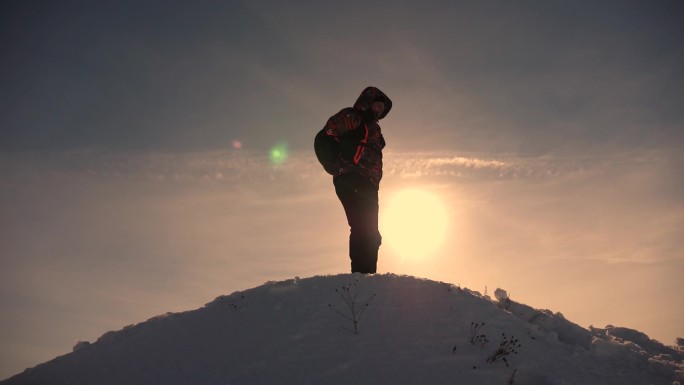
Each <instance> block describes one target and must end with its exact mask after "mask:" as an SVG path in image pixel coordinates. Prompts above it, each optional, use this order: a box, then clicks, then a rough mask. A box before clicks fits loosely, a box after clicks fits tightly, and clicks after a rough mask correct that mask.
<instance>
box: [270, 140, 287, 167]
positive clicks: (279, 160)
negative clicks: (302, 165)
mask: <svg viewBox="0 0 684 385" xmlns="http://www.w3.org/2000/svg"><path fill="white" fill-rule="evenodd" d="M287 156H288V151H287V144H286V143H279V144H276V145H275V146H273V147H272V148H271V152H270V154H269V157H270V158H271V163H273V164H283V163H284V162H285V161H286V160H287Z"/></svg>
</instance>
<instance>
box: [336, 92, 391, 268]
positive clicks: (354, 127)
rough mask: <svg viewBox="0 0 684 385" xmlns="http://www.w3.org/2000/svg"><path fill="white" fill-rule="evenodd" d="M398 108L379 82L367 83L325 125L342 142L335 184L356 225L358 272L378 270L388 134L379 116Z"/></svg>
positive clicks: (352, 247) (352, 242) (353, 249)
mask: <svg viewBox="0 0 684 385" xmlns="http://www.w3.org/2000/svg"><path fill="white" fill-rule="evenodd" d="M390 109H392V101H391V100H390V98H388V97H387V95H385V94H384V93H383V92H382V91H380V90H379V89H377V88H375V87H367V88H366V89H365V90H363V92H362V93H361V95H360V96H359V98H358V99H357V100H356V103H354V107H349V108H345V109H343V110H342V111H340V112H338V113H337V114H335V115H333V116H332V117H331V118H330V119H328V122H327V123H326V125H325V127H324V130H325V133H326V134H327V135H329V136H333V137H336V138H337V139H338V140H339V141H340V153H339V156H338V157H337V159H336V161H335V165H334V169H333V184H334V185H335V192H336V193H337V197H338V198H339V199H340V202H342V206H343V207H344V212H345V214H346V216H347V222H348V223H349V227H350V234H349V258H350V259H351V271H352V273H355V272H359V273H366V274H372V273H375V272H376V270H377V263H378V249H379V248H380V244H381V243H382V236H381V235H380V231H378V211H379V204H378V190H379V188H380V179H382V149H383V148H384V147H385V138H384V137H383V136H382V132H381V130H380V125H379V124H378V121H379V120H380V119H382V118H384V117H385V116H387V114H388V113H389V111H390Z"/></svg>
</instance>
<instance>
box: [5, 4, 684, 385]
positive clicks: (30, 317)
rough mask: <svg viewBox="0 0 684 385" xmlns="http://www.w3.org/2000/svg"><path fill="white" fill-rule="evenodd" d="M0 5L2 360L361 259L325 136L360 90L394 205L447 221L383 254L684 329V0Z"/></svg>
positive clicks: (591, 313) (536, 298)
mask: <svg viewBox="0 0 684 385" xmlns="http://www.w3.org/2000/svg"><path fill="white" fill-rule="evenodd" d="M0 7H2V10H1V12H0V39H2V40H0V66H1V70H0V90H1V91H0V175H1V176H2V178H1V179H0V210H1V211H0V212H2V215H1V217H0V229H1V230H2V231H1V232H0V233H1V234H0V244H1V246H0V308H1V309H2V313H3V315H4V316H3V317H2V319H0V346H1V348H0V378H4V377H8V376H10V375H12V374H15V373H18V372H20V371H21V370H23V369H24V368H26V367H29V366H34V365H35V364H37V363H39V362H43V361H46V360H48V359H51V358H53V357H55V356H56V355H59V354H63V353H65V352H68V351H70V350H71V347H72V346H73V345H74V344H75V343H76V342H77V341H79V340H94V339H96V338H97V337H98V336H100V335H101V334H103V333H104V332H106V331H109V330H115V329H120V328H121V327H123V326H125V325H127V324H131V323H135V322H139V321H141V320H144V319H147V318H149V317H152V316H155V315H158V314H163V313H165V312H167V311H181V310H187V309H192V308H196V307H198V306H201V305H202V304H204V303H206V302H208V301H209V300H210V299H213V298H215V297H216V296H218V295H222V294H229V293H230V292H233V291H235V290H243V289H245V288H248V287H253V286H256V285H259V284H262V283H264V282H266V281H270V280H278V279H285V278H291V277H294V276H301V277H307V276H312V275H318V274H337V273H341V272H346V271H347V270H348V268H349V261H348V258H347V256H346V246H347V239H346V237H347V234H348V233H347V232H348V229H347V227H346V222H345V218H344V213H343V210H342V207H341V205H340V204H339V202H338V201H337V198H336V197H335V194H334V190H333V187H332V183H331V180H330V177H329V176H328V175H327V174H325V173H324V172H323V170H322V168H321V167H320V166H319V165H318V164H317V163H316V160H315V157H314V155H313V149H312V143H313V137H314V135H315V133H316V132H317V131H318V130H319V129H320V128H321V127H322V126H323V125H324V124H325V121H326V120H327V119H328V118H329V117H330V116H331V115H333V114H334V113H336V112H337V111H339V110H340V109H342V108H344V107H348V106H351V105H352V104H353V103H354V101H355V100H356V98H357V96H358V95H359V93H360V92H361V90H362V89H363V88H365V87H366V86H368V85H373V86H377V87H379V88H380V89H381V90H383V91H384V92H385V93H386V94H387V95H388V96H389V97H390V98H391V99H392V101H393V109H392V111H391V112H390V114H389V115H388V116H387V118H385V119H383V120H382V121H381V126H382V129H383V133H384V136H385V139H386V141H387V147H386V149H385V177H384V179H383V181H382V183H381V188H380V206H381V207H380V210H381V217H382V218H388V216H389V215H390V213H388V211H387V210H388V205H387V204H385V203H386V202H390V201H392V198H393V197H394V196H396V194H398V193H400V192H401V191H403V190H406V189H420V190H423V191H428V192H430V193H431V194H433V196H435V197H436V198H437V199H438V200H439V201H440V202H441V204H442V205H443V211H444V212H445V213H446V216H447V224H446V230H445V231H446V237H445V238H444V240H443V242H441V243H440V244H439V245H437V247H436V249H435V250H434V251H433V252H432V253H430V254H429V255H423V256H420V257H411V256H406V255H404V254H402V253H401V250H397V249H396V247H395V248H393V245H392V244H390V243H389V242H388V241H386V242H385V244H383V246H382V247H381V250H380V262H379V271H380V272H392V273H398V274H409V275H415V276H421V277H426V278H431V279H436V280H443V281H447V282H452V283H456V284H461V285H463V286H468V287H470V288H472V289H474V290H478V291H483V292H484V291H485V290H489V292H493V290H494V289H495V288H496V287H502V288H504V289H506V290H507V291H508V292H509V293H510V294H511V297H512V298H514V299H516V300H519V301H520V302H523V303H526V304H529V305H531V306H535V307H540V308H551V309H552V310H554V311H560V312H563V313H564V314H566V315H567V316H568V318H570V319H572V320H574V321H576V322H579V323H580V324H581V325H582V326H585V327H587V326H589V325H592V324H593V325H595V326H598V327H603V326H605V325H607V324H616V325H617V326H624V327H631V328H635V329H639V330H641V331H643V332H645V333H647V334H649V335H650V336H651V337H653V338H656V339H659V340H661V341H662V342H665V343H673V342H674V338H675V337H683V336H684V329H683V328H682V326H681V325H684V311H683V310H678V309H682V308H684V307H681V306H680V307H677V306H671V305H672V304H681V303H682V300H681V293H682V291H683V290H684V283H683V282H684V280H683V279H681V276H682V275H683V273H684V255H683V254H682V250H684V241H682V240H681V234H682V230H684V201H683V200H682V196H684V178H683V176H684V175H682V170H683V169H684V168H683V166H684V155H683V153H682V151H681V150H682V148H683V147H684V110H682V109H681V107H680V106H681V105H682V101H684V89H683V88H682V87H681V85H682V84H684V83H683V80H684V39H682V37H684V26H682V25H681V23H680V22H679V21H680V20H681V19H682V17H683V16H684V4H683V3H681V2H679V1H658V2H651V1H600V2H594V3H592V4H588V3H576V2H568V1H521V2H506V1H457V2H447V1H422V2H420V3H419V2H411V1H393V2H389V1H376V2H356V1H351V2H345V3H344V4H340V3H339V2H332V1H315V2H314V1H310V2H309V1H301V2H295V3H292V2H290V3H282V2H276V1H249V2H246V1H245V2H241V1H223V2H219V1H193V2H182V1H175V2H169V1H163V2H162V1H143V2H140V1H136V2H133V1H119V2H115V3H111V4H97V3H93V2H86V1H57V2H50V3H49V4H48V3H45V2H38V1H5V2H3V3H2V5H1V6H0ZM275 147H277V148H282V149H286V156H284V157H282V158H279V159H277V160H278V162H274V159H272V158H271V157H270V156H269V155H270V153H271V152H272V151H271V150H272V149H273V148H275ZM416 204H418V203H416ZM392 215H395V214H392ZM392 218H400V217H396V216H393V217H392ZM385 221H387V220H385ZM380 230H381V232H382V231H383V228H382V227H381V229H380Z"/></svg>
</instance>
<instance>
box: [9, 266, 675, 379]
mask: <svg viewBox="0 0 684 385" xmlns="http://www.w3.org/2000/svg"><path fill="white" fill-rule="evenodd" d="M495 295H496V297H497V299H489V298H488V297H483V296H482V295H480V294H479V293H475V292H471V291H469V290H467V289H461V288H458V287H455V286H453V285H451V284H447V283H442V282H435V281H430V280H424V279H418V278H415V277H408V276H396V275H390V274H388V275H375V276H363V275H358V274H354V275H350V274H345V275H336V276H320V277H313V278H308V279H299V278H295V279H292V280H287V281H283V282H268V283H266V284H264V285H262V286H259V287H256V288H253V289H250V290H246V291H243V292H236V293H233V294H231V295H228V296H221V297H218V298H217V299H216V300H215V301H213V302H211V303H209V304H207V305H205V306H204V307H202V308H200V309H197V310H193V311H188V312H183V313H175V314H171V313H170V314H166V315H162V316H158V317H155V318H152V319H150V320H148V321H146V322H142V323H140V324H137V325H132V326H128V327H125V328H124V329H123V330H120V331H116V332H109V333H106V334H104V335H103V336H102V337H100V338H99V339H98V340H97V341H96V342H94V343H88V342H80V343H78V344H77V345H76V346H75V347H74V351H73V352H72V353H69V354H66V355H64V356H61V357H57V358H55V359H54V360H52V361H49V362H47V363H44V364H41V365H38V366H37V367H35V368H32V369H27V370H26V371H25V372H24V373H22V374H19V375H17V376H14V377H12V378H10V379H8V380H5V381H3V382H1V383H2V384H3V385H15V384H45V385H47V384H49V385H58V384H69V385H78V384H90V385H106V384H126V385H133V384H145V385H154V384H165V385H174V384H177V385H181V384H182V385H188V384H317V385H319V384H355V385H364V384H469V385H470V384H540V385H550V384H582V385H590V384H597V385H598V384H601V385H605V384H620V385H624V384H639V385H642V384H653V385H657V384H663V385H665V384H666V385H671V384H675V383H677V381H679V382H682V383H684V381H683V380H684V364H683V360H684V351H682V350H675V349H674V348H672V347H666V346H663V345H662V344H660V343H658V342H657V341H653V340H650V339H649V338H648V337H647V336H646V335H644V334H642V333H640V332H638V331H635V330H630V329H625V328H618V327H612V326H608V327H606V328H605V329H595V328H592V329H591V330H587V329H584V328H581V327H579V326H577V325H575V324H573V323H571V322H570V321H567V320H566V319H565V318H563V316H562V315H561V314H559V313H555V314H554V313H552V312H550V311H547V310H535V309H532V308H530V307H528V306H525V305H522V304H519V303H516V302H514V301H511V300H510V299H508V298H507V296H506V293H505V292H503V291H501V290H497V291H496V293H495ZM355 320H356V322H354V321H355ZM355 326H356V330H355Z"/></svg>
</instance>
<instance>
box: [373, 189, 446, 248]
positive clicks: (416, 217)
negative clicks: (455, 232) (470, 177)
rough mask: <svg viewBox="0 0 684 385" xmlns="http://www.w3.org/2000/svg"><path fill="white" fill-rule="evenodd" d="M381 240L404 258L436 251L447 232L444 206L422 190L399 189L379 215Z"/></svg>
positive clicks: (432, 195)
mask: <svg viewBox="0 0 684 385" xmlns="http://www.w3.org/2000/svg"><path fill="white" fill-rule="evenodd" d="M380 230H381V232H382V243H383V245H387V246H389V247H390V248H392V249H393V250H394V251H396V252H397V253H399V254H400V255H402V256H404V257H407V258H417V259H420V258H424V257H426V256H428V255H429V254H431V253H433V252H434V251H436V249H437V248H439V246H440V245H441V244H442V242H443V241H444V237H445V236H446V232H447V214H446V210H445V208H444V205H443V204H442V203H441V202H440V201H439V199H438V198H437V197H436V196H435V195H434V194H432V193H430V192H428V191H425V190H417V189H411V190H402V191H399V192H397V193H396V194H394V195H393V196H391V197H390V198H389V202H388V204H387V206H386V207H385V208H384V212H383V214H382V217H381V218H380Z"/></svg>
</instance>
